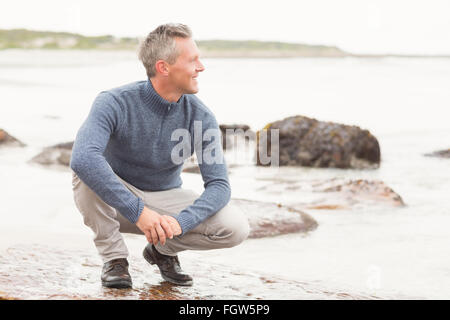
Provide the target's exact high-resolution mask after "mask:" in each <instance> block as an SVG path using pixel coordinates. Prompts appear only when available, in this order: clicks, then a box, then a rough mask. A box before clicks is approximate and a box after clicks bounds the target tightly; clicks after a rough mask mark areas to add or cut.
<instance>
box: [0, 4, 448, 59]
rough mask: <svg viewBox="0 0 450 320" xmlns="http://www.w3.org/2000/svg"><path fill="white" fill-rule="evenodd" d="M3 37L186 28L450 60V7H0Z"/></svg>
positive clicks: (210, 35)
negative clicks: (10, 32)
mask: <svg viewBox="0 0 450 320" xmlns="http://www.w3.org/2000/svg"><path fill="white" fill-rule="evenodd" d="M0 4H1V6H0V29H11V28H27V29H34V30H50V31H70V32H77V33H82V34H85V35H101V34H112V35H116V36H132V37H136V36H137V37H143V36H145V35H146V34H147V33H148V32H150V31H151V30H153V29H154V28H155V27H157V26H158V25H159V24H162V23H167V22H181V23H185V24H188V25H189V26H190V27H191V29H192V30H193V33H194V37H195V38H196V39H255V40H275V41H287V42H301V43H310V44H326V45H336V46H338V47H340V48H341V49H344V50H348V51H351V52H355V53H417V54H450V0H308V1H305V0H293V1H288V0H273V1H265V0H228V1H214V0H169V1H166V0H159V1H153V0H147V1H137V0H126V1H114V0H108V1H107V0H79V1H75V0H39V1H25V0H0Z"/></svg>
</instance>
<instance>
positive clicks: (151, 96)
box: [70, 24, 249, 288]
mask: <svg viewBox="0 0 450 320" xmlns="http://www.w3.org/2000/svg"><path fill="white" fill-rule="evenodd" d="M139 59H140V60H141V61H142V63H143V65H144V67H145V69H146V72H147V77H148V79H147V80H145V81H138V82H134V83H130V84H127V85H124V86H121V87H118V88H114V89H111V90H108V91H103V92H101V93H100V94H99V95H98V96H97V97H96V99H95V101H94V103H93V105H92V108H91V111H90V113H89V115H88V117H87V119H86V120H85V122H84V123H83V125H82V126H81V128H80V129H79V131H78V133H77V137H76V140H75V143H74V146H73V150H72V158H71V161H70V167H71V169H72V170H73V174H72V188H73V191H74V200H75V203H76V206H77V208H78V210H79V211H80V212H81V214H82V216H83V218H84V223H85V224H86V225H87V226H88V227H90V228H91V229H92V231H93V232H94V243H95V245H96V248H97V250H98V253H99V255H100V256H101V258H102V260H103V262H104V265H103V270H102V276H101V280H102V284H103V285H104V286H106V287H114V288H129V287H131V286H132V280H131V276H130V274H129V272H128V261H127V257H128V250H127V247H126V245H125V243H124V240H123V237H122V235H121V232H125V233H138V234H144V235H145V237H146V239H147V241H148V244H147V246H146V247H145V249H144V252H143V256H144V258H145V259H146V260H147V261H148V262H149V263H150V264H156V265H157V266H158V267H159V270H160V272H161V276H162V277H163V279H165V280H166V281H169V282H172V283H174V284H178V285H192V283H193V279H192V277H191V276H189V275H188V274H186V273H185V272H184V271H183V270H182V269H181V266H180V263H179V260H178V256H177V253H178V252H180V251H182V250H186V249H191V250H208V249H217V248H227V247H232V246H236V245H238V244H239V243H241V242H242V241H243V240H245V239H246V238H247V236H248V232H249V226H248V221H247V219H246V218H245V217H244V215H243V214H242V212H241V211H240V210H239V209H238V208H236V207H234V206H231V205H230V204H229V199H230V194H231V189H230V184H229V181H228V174H227V168H226V163H225V160H224V159H223V151H222V147H221V142H220V141H221V139H220V131H219V128H218V124H217V121H216V119H215V116H214V114H213V113H212V112H211V111H210V110H209V109H208V108H207V107H206V106H205V105H204V104H203V103H202V102H201V101H200V100H199V99H198V98H197V97H196V96H195V95H194V94H195V93H197V92H198V83H197V77H198V75H199V73H200V72H202V71H204V69H205V68H204V66H203V64H202V63H201V62H200V60H199V50H198V48H197V46H196V44H195V42H194V40H193V39H192V34H191V31H190V29H189V28H188V27H187V26H186V25H183V24H166V25H161V26H159V27H158V28H156V29H155V30H154V31H152V32H151V33H150V34H149V35H148V36H147V38H146V39H145V41H144V42H143V43H142V44H141V46H140V51H139ZM199 124H200V126H199ZM177 130H184V132H187V133H189V137H190V140H189V141H182V142H183V150H190V152H188V153H187V154H183V156H182V159H186V158H188V157H189V156H191V155H192V154H193V150H194V149H195V152H196V155H197V158H198V159H199V161H198V162H199V167H200V172H201V174H202V178H203V181H204V187H205V189H204V191H203V193H202V194H201V195H200V196H199V195H198V194H196V193H195V192H193V191H191V190H187V189H183V188H181V184H182V181H181V178H180V173H181V170H182V164H183V163H182V161H181V162H180V161H174V155H179V152H174V150H177V151H179V150H178V149H177V148H178V147H179V145H177V144H178V143H179V141H178V140H176V139H175V141H174V139H172V138H173V134H174V132H177ZM211 131H212V132H213V133H216V134H215V135H214V134H213V135H212V138H211ZM208 133H209V134H208ZM199 135H200V139H198V136H199ZM205 137H206V138H205ZM194 138H195V139H194ZM211 150H213V153H214V155H213V157H214V159H215V160H217V159H219V161H200V159H201V157H202V156H205V155H206V156H207V155H208V154H209V153H210V152H211ZM209 155H210V156H211V154H209ZM175 158H176V157H175ZM210 158H211V157H210ZM205 160H208V159H205Z"/></svg>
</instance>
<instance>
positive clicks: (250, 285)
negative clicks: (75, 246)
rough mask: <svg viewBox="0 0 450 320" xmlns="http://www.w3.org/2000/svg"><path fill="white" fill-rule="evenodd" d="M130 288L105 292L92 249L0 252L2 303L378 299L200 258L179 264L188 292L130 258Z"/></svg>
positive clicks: (139, 259) (33, 248)
mask: <svg viewBox="0 0 450 320" xmlns="http://www.w3.org/2000/svg"><path fill="white" fill-rule="evenodd" d="M129 261H130V268H129V270H130V274H131V276H132V278H133V288H132V289H110V288H103V287H102V286H101V283H100V274H101V268H102V263H101V261H100V259H99V258H98V256H97V254H96V252H95V250H92V251H89V250H88V251H86V250H78V251H77V250H68V249H62V248H57V247H54V246H43V245H33V246H31V245H29V246H25V245H22V246H14V247H10V248H9V249H7V250H6V251H5V252H1V253H0V299H2V298H5V299H14V298H15V299H105V300H106V299H133V300H148V299H152V300H154V299H158V300H166V299H167V300H178V299H192V300H196V299H251V300H260V299H380V298H381V297H378V296H374V295H368V294H364V293H359V292H349V291H348V290H346V291H342V290H338V289H332V288H328V287H325V286H324V285H323V284H320V283H317V281H314V282H313V283H308V282H300V281H294V280H289V279H283V278H280V277H278V276H273V275H270V274H265V273H258V272H255V271H246V270H242V268H236V267H232V266H229V265H222V264H211V263H207V262H205V261H203V260H202V259H198V258H197V259H195V258H194V259H193V258H191V259H188V258H185V259H183V260H182V266H183V269H184V270H186V272H189V273H190V274H191V275H192V276H193V278H194V285H193V286H192V287H179V286H174V285H172V284H170V283H168V282H166V281H164V280H163V279H162V278H161V276H160V274H159V271H157V267H155V266H151V265H149V264H148V263H147V262H146V261H145V260H144V259H143V258H142V257H141V256H140V255H134V254H133V253H132V254H131V255H130V257H129Z"/></svg>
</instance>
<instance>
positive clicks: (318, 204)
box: [256, 178, 405, 210]
mask: <svg viewBox="0 0 450 320" xmlns="http://www.w3.org/2000/svg"><path fill="white" fill-rule="evenodd" d="M264 181H267V182H268V184H267V185H265V186H262V187H259V188H258V189H257V190H256V191H257V192H260V193H261V192H262V193H267V194H270V195H272V196H277V195H283V194H285V193H286V192H290V193H293V192H295V193H296V194H298V197H295V196H293V197H291V198H292V199H295V198H300V199H302V202H298V201H296V200H291V201H286V202H285V205H288V206H290V207H293V208H296V209H300V210H306V209H326V210H334V209H352V208H357V207H361V206H362V207H374V206H383V207H384V206H386V207H391V208H395V207H403V206H405V203H404V201H403V199H402V197H401V196H400V195H399V194H397V193H396V192H395V191H394V190H392V189H391V188H390V187H388V186H387V185H386V184H385V183H384V182H382V181H379V180H363V179H356V180H348V179H343V178H334V179H328V180H287V179H285V180H283V179H278V178H273V179H267V178H266V179H264Z"/></svg>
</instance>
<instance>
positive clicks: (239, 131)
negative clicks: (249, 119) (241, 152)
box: [219, 124, 256, 151]
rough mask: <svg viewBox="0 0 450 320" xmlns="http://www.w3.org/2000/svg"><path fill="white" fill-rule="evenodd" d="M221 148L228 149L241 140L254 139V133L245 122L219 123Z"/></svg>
mask: <svg viewBox="0 0 450 320" xmlns="http://www.w3.org/2000/svg"><path fill="white" fill-rule="evenodd" d="M219 128H220V132H221V133H222V146H223V149H224V150H225V151H226V150H229V149H232V148H233V147H235V146H236V145H237V144H239V143H242V140H243V141H249V140H255V139H256V133H255V132H254V131H253V130H251V129H250V126H248V125H246V124H221V125H219Z"/></svg>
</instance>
